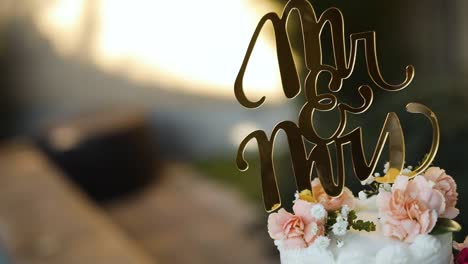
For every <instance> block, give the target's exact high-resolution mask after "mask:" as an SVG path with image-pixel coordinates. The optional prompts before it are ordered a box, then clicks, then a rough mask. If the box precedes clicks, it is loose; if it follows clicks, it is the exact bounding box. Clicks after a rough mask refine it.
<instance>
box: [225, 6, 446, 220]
mask: <svg viewBox="0 0 468 264" xmlns="http://www.w3.org/2000/svg"><path fill="white" fill-rule="evenodd" d="M294 10H296V11H297V12H298V14H299V18H300V25H301V26H302V37H303V45H304V46H303V48H304V54H305V66H306V68H307V70H308V74H307V77H306V78H305V81H304V94H305V97H306V103H305V104H304V106H303V107H302V109H301V110H300V112H299V118H298V123H297V124H296V123H294V122H292V121H289V120H287V121H283V122H280V123H279V124H277V125H276V127H275V128H274V129H273V131H272V133H271V135H270V136H268V135H267V134H266V133H265V132H264V131H262V130H256V131H253V132H252V133H250V134H249V135H248V136H247V137H246V138H245V139H244V140H243V141H242V142H241V144H240V146H239V149H238V153H237V160H236V162H237V166H238V168H239V169H240V170H243V171H245V170H247V169H248V163H247V162H246V160H245V158H244V150H245V148H246V145H247V143H249V142H250V141H251V140H252V139H255V140H256V141H257V144H258V150H259V154H260V162H261V183H262V191H263V197H264V203H265V208H266V210H267V211H268V212H271V211H273V210H276V209H277V208H279V207H280V206H281V199H280V194H279V190H278V184H277V181H276V177H275V170H274V164H273V148H274V142H275V138H276V135H277V134H278V132H279V131H280V130H283V131H284V132H285V133H286V136H287V142H288V145H289V149H290V154H291V160H292V165H293V169H294V177H295V180H296V185H297V189H298V190H299V191H300V192H302V191H310V190H311V177H312V173H313V171H314V169H315V171H316V172H317V175H318V177H319V179H320V181H321V183H322V185H323V187H324V189H325V191H326V192H327V194H329V195H331V196H338V195H340V194H341V193H342V191H343V187H344V183H345V164H344V153H343V150H344V147H345V146H346V145H348V144H349V145H350V148H351V156H352V164H353V168H354V172H355V175H356V177H357V178H358V179H359V180H360V181H364V180H366V179H367V178H368V177H370V176H372V175H373V172H374V170H375V167H376V165H377V162H378V161H379V158H380V155H381V153H382V151H383V149H384V146H385V144H386V142H387V141H388V147H389V164H390V169H389V170H388V172H387V173H386V174H385V175H384V176H382V177H378V178H376V181H378V182H381V183H388V182H393V181H394V179H395V177H396V176H398V175H399V174H400V173H401V171H402V170H403V166H404V162H405V142H404V135H403V131H402V128H401V125H400V121H399V118H398V116H397V115H396V113H393V112H392V113H388V114H387V117H386V119H385V122H384V125H383V128H382V130H381V133H380V136H379V138H378V140H377V144H376V146H375V150H374V153H373V155H372V158H371V160H370V161H368V160H367V158H366V155H365V153H364V149H363V143H362V128H361V127H356V128H355V129H353V130H351V132H348V133H344V130H345V128H346V122H347V115H348V113H350V114H361V113H363V112H365V111H366V110H368V109H369V107H370V105H371V104H372V100H373V91H372V88H371V87H370V86H368V85H362V86H360V87H359V89H358V92H359V95H360V97H361V98H362V103H361V105H360V106H357V107H355V106H351V105H349V104H346V103H342V102H340V103H339V102H338V100H337V97H336V96H335V95H334V94H333V93H337V92H338V91H340V89H341V87H342V85H343V80H345V79H348V78H349V77H351V75H352V73H353V70H354V65H355V63H356V54H357V49H358V47H359V44H361V45H363V46H364V48H365V60H366V64H367V70H368V73H369V77H370V78H371V80H372V82H373V83H374V84H375V85H377V86H378V87H380V88H381V89H383V90H385V91H390V92H393V91H399V90H401V89H404V88H405V87H407V86H408V85H409V84H410V83H411V81H412V80H413V78H414V67H413V66H412V65H410V66H407V67H406V77H405V80H404V81H403V82H401V83H399V84H389V83H388V82H386V81H385V80H384V78H383V77H382V75H381V73H380V68H379V63H378V59H377V53H376V38H375V32H360V33H354V34H351V35H350V37H349V42H350V47H349V50H347V47H346V44H345V42H346V37H345V33H344V32H345V29H344V18H343V14H342V13H341V11H340V10H339V9H337V8H329V9H327V10H326V11H324V12H323V13H322V14H321V15H320V16H319V17H318V18H317V15H316V13H315V10H314V7H313V6H312V5H311V4H310V3H309V2H308V1H307V0H290V1H289V2H288V3H287V4H286V6H285V8H284V11H283V14H282V16H281V18H280V17H279V16H278V15H277V14H276V13H268V14H266V15H265V16H263V17H262V19H261V20H260V22H259V23H258V25H257V28H256V30H255V32H254V34H253V36H252V39H251V41H250V44H249V46H248V49H247V52H246V55H245V57H244V61H243V63H242V66H241V68H240V71H239V74H238V76H237V78H236V81H235V85H234V92H235V95H236V98H237V100H238V101H239V103H240V104H242V105H243V106H245V107H247V108H257V107H260V106H261V105H262V104H263V103H264V102H265V99H266V98H265V97H262V98H261V99H260V100H258V101H255V102H253V101H250V100H249V99H247V97H246V95H245V93H244V89H243V78H244V73H245V70H246V67H247V64H248V63H249V59H250V56H251V54H252V51H253V49H254V46H255V44H256V41H257V38H258V36H259V34H260V32H261V30H262V29H263V27H264V25H265V24H266V23H267V22H268V21H270V22H271V23H272V24H273V28H274V33H275V39H276V51H277V56H278V64H279V69H280V75H281V81H282V86H283V91H284V94H285V95H286V97H287V98H290V99H291V98H294V97H295V96H296V95H298V94H299V93H300V91H301V82H300V79H299V76H298V72H297V69H296V66H295V64H294V60H293V53H292V49H291V45H290V43H289V38H288V33H287V30H286V25H287V21H288V18H289V16H290V15H291V13H292V11H294ZM327 25H329V26H330V29H331V35H332V48H333V55H334V65H327V64H325V63H323V61H322V43H321V37H322V32H323V29H324V28H325V26H327ZM321 74H328V75H329V76H330V81H329V83H328V87H327V88H328V90H329V91H330V93H318V87H317V85H318V79H319V76H320V75H321ZM334 109H337V110H338V111H339V113H340V122H339V124H338V127H337V128H336V130H335V132H334V133H333V134H332V135H331V136H330V137H327V138H323V137H321V136H319V135H318V133H317V132H316V129H315V127H314V122H313V119H314V114H315V113H316V112H317V111H318V112H323V111H331V110H334ZM406 110H407V111H408V112H410V113H419V114H423V115H424V116H426V117H427V118H428V119H429V121H430V122H431V125H432V129H433V138H432V146H431V149H430V151H429V153H428V155H426V156H425V158H424V160H423V161H422V162H421V164H420V165H419V166H418V167H417V168H415V169H414V170H413V171H412V172H411V175H409V176H415V175H417V174H420V173H421V172H423V171H424V170H425V169H426V168H427V167H428V166H429V165H430V164H431V162H432V161H433V159H434V157H435V155H436V152H437V149H438V146H439V125H438V122H437V117H436V115H435V114H434V113H433V112H432V111H431V110H430V109H429V108H427V107H426V106H424V105H422V104H419V103H409V104H408V105H407V106H406ZM306 142H309V143H312V144H313V146H312V149H311V150H309V151H308V150H307V149H306V145H305V144H306ZM332 144H334V145H335V146H336V153H335V155H336V158H337V168H336V170H334V169H333V165H332V161H331V156H330V155H331V153H330V145H332ZM335 174H336V176H335Z"/></svg>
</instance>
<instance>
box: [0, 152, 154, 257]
mask: <svg viewBox="0 0 468 264" xmlns="http://www.w3.org/2000/svg"><path fill="white" fill-rule="evenodd" d="M0 239H1V240H3V242H4V244H5V246H6V248H7V250H8V251H9V252H10V255H11V256H10V257H11V259H12V262H13V263H19V264H22V263H25V264H40V263H48V264H55V263H56V264H59V263H60V264H64V263H66V264H75V263H76V264H85V263H93V264H94V263H103V264H104V263H105V264H108V263H112V264H119V263H122V264H123V263H125V264H129V263H131V264H149V263H155V262H154V261H153V258H151V257H149V256H148V255H146V253H145V252H143V251H142V250H141V249H140V248H139V247H138V246H136V244H135V243H134V242H133V241H131V240H130V239H129V238H128V237H127V236H126V234H125V233H124V232H122V231H121V230H120V229H119V228H118V227H117V226H116V225H115V224H114V223H112V221H111V220H110V219H109V218H108V216H107V215H106V214H105V213H104V212H102V211H100V210H99V209H98V208H96V207H95V206H94V205H93V204H92V203H91V202H90V201H88V200H87V199H86V198H85V197H84V196H83V195H82V194H81V193H80V192H79V191H77V190H76V188H75V187H74V186H73V185H72V184H70V183H69V182H67V180H66V178H65V177H63V176H62V175H61V172H59V171H58V170H56V169H55V167H53V166H51V164H50V163H49V162H48V161H47V160H46V159H45V158H44V157H43V156H42V155H41V153H39V152H37V151H36V150H35V149H34V148H33V147H31V145H29V144H24V143H15V144H9V145H6V146H5V145H4V146H1V147H0Z"/></svg>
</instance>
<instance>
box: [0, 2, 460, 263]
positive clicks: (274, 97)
mask: <svg viewBox="0 0 468 264" xmlns="http://www.w3.org/2000/svg"><path fill="white" fill-rule="evenodd" d="M311 2H312V3H313V4H314V6H315V7H316V11H317V12H318V13H321V12H323V11H324V10H325V9H326V8H328V7H331V6H335V7H338V8H340V9H341V10H342V11H343V13H344V16H345V21H346V29H345V30H346V33H347V34H348V35H349V34H351V33H355V32H362V31H370V30H375V31H377V49H378V56H379V61H380V64H381V70H382V73H383V76H384V78H385V79H386V80H388V81H389V82H399V81H401V80H403V78H404V68H405V66H406V65H408V64H413V65H414V66H415V69H416V77H415V80H414V81H413V83H412V84H411V85H410V86H409V87H408V88H406V89H405V90H403V91H401V92H397V93H389V92H383V91H381V90H378V89H377V88H376V87H373V88H374V93H375V101H374V104H373V105H372V107H371V109H370V110H369V111H368V112H367V113H365V114H363V115H360V116H353V117H352V118H351V120H350V124H349V127H350V128H353V127H356V126H358V125H361V126H363V127H364V130H365V133H364V137H365V138H364V144H365V145H366V147H368V149H367V150H368V153H367V154H368V155H370V153H371V150H373V147H374V145H375V142H376V140H377V138H378V135H379V132H380V129H381V126H382V124H383V121H384V119H385V116H386V114H387V113H388V112H396V113H397V114H398V115H399V117H400V119H401V121H402V126H403V129H404V133H405V139H406V145H407V157H408V160H407V163H408V164H409V165H411V164H413V165H414V164H417V162H418V161H419V160H421V159H422V157H423V156H424V154H425V153H426V152H427V151H428V149H429V147H430V142H431V136H432V135H431V130H430V129H431V128H430V124H429V123H428V122H427V121H426V120H425V119H424V118H423V117H421V116H415V115H410V114H408V113H405V111H404V106H405V105H406V104H407V103H409V102H421V103H424V104H425V105H427V106H429V107H430V108H431V109H432V110H433V111H434V112H435V113H436V114H437V116H438V118H439V122H440V126H441V133H442V137H441V142H440V143H441V144H440V149H439V152H438V155H437V157H436V160H435V164H436V165H437V166H440V167H443V168H446V170H447V172H448V173H449V174H450V175H452V176H454V178H455V180H456V181H457V183H458V186H459V193H460V198H461V199H462V200H463V199H466V198H468V195H467V193H468V178H467V176H466V175H465V170H464V165H465V164H466V163H465V162H466V161H465V157H466V156H467V154H466V153H468V137H467V136H468V114H467V110H468V106H467V103H468V86H467V85H468V77H467V76H468V48H467V47H468V2H466V1H464V0H453V1H444V0H415V1H411V2H408V1H403V0H397V1H373V0H365V1H360V2H359V3H358V4H357V3H356V2H352V1H344V0H333V1H332V0H320V1H311ZM285 3H286V1H283V0H229V1H228V0H226V1H216V0H200V1H193V0H192V1H149V0H134V1H124V0H94V1H91V0H0V73H1V74H0V76H1V77H0V87H1V88H0V140H1V141H0V142H1V143H0V174H1V175H0V241H1V243H0V263H1V264H3V263H75V262H76V263H279V258H278V256H277V255H276V254H277V253H276V249H275V248H274V246H273V243H272V242H271V241H270V239H269V238H268V235H267V231H266V222H265V220H266V214H265V213H264V210H263V202H262V201H261V189H260V178H259V165H258V157H257V155H256V148H255V145H254V144H252V146H251V148H250V149H249V151H248V153H247V157H248V160H249V162H250V165H251V167H250V169H249V170H248V171H247V172H244V173H241V172H239V171H238V170H237V168H236V166H235V155H236V151H237V146H238V145H239V143H240V142H241V140H242V139H243V138H244V137H245V136H246V135H247V134H248V133H250V132H251V131H253V130H256V129H263V130H266V131H271V130H272V129H273V127H274V126H275V124H276V123H278V122H280V121H282V120H286V119H289V120H296V117H297V114H298V111H299V109H300V106H301V105H302V103H303V102H304V101H303V96H298V97H297V98H295V99H293V100H286V99H285V97H284V95H283V92H282V89H281V82H280V77H279V71H278V66H277V60H276V52H275V44H274V34H273V30H272V28H271V27H270V26H266V27H265V28H264V30H263V31H262V33H261V36H260V39H259V41H258V42H257V45H256V46H255V50H254V53H253V55H252V59H251V62H250V64H249V66H248V68H247V74H246V77H245V87H246V91H247V94H248V97H249V98H252V100H254V99H256V98H259V97H260V96H263V95H265V96H266V97H267V100H266V104H265V105H264V106H262V107H261V108H259V109H255V110H252V109H244V108H243V107H242V106H241V105H240V104H238V103H237V101H236V100H235V97H234V94H233V84H234V80H235V77H236V75H237V72H238V70H239V67H240V65H241V62H242V60H243V57H244V54H245V51H246V49H247V45H248V43H249V41H250V38H251V36H252V34H253V31H254V29H255V27H256V25H257V23H258V21H259V20H260V18H261V17H262V16H263V15H264V14H265V13H267V12H270V11H275V12H278V13H280V12H281V10H282V6H283V5H284V4H285ZM288 27H289V32H290V33H291V43H292V46H293V48H294V50H295V53H296V55H297V58H298V59H297V61H296V62H297V65H298V67H299V68H300V69H302V74H301V77H302V78H304V77H305V71H304V67H303V65H304V63H303V61H301V60H300V59H299V58H301V56H302V55H303V54H302V53H303V52H302V50H301V48H300V44H301V39H300V38H299V37H298V33H299V24H298V17H297V16H296V15H293V16H292V18H291V21H290V23H289V25H288ZM328 34H329V31H328V30H325V32H324V35H325V37H324V39H323V44H324V50H323V52H324V59H325V61H330V60H331V58H332V57H331V50H330V43H331V42H330V41H331V40H330V38H329V37H327V36H328ZM363 55H364V54H363V53H362V50H361V51H360V52H359V53H358V62H357V64H356V69H355V73H354V75H353V77H352V80H349V81H347V82H345V84H344V87H343V89H342V91H341V92H340V93H339V94H337V95H338V96H339V98H340V100H343V101H348V102H354V103H352V104H353V105H356V104H358V102H359V101H357V100H358V96H357V91H356V89H357V87H358V86H359V85H361V84H371V80H370V79H369V77H368V76H367V71H366V68H365V60H364V59H363V58H364V56H363ZM325 81H326V80H321V82H322V84H323V83H325ZM318 120H319V121H321V122H322V123H321V127H320V130H319V132H320V133H323V135H326V134H327V133H330V132H331V131H332V129H334V128H335V127H336V120H337V113H336V112H331V113H327V114H321V115H320V116H319V117H318ZM284 139H285V137H284V135H280V137H279V144H278V146H277V151H278V152H277V153H278V154H277V155H275V159H276V161H277V164H278V168H277V173H278V174H279V181H280V182H281V185H280V186H281V188H282V195H283V196H284V197H283V201H284V203H285V206H286V207H288V206H290V200H291V198H292V197H293V196H292V195H293V193H294V186H293V184H294V183H293V180H292V177H290V175H291V173H292V171H291V166H290V162H289V156H288V155H287V151H288V150H287V148H285V145H284V144H283V143H284ZM383 157H384V158H385V156H384V155H383ZM383 163H384V160H383V161H382V164H381V165H380V166H381V168H382V169H383ZM348 165H349V163H348ZM348 169H349V168H348ZM348 181H349V186H352V188H353V191H354V193H355V194H357V192H358V191H359V189H358V187H359V186H358V184H356V182H357V181H356V180H355V179H354V177H353V176H352V175H350V176H349V177H348ZM465 204H466V203H459V208H460V209H461V212H462V213H461V214H460V216H459V217H458V218H457V220H458V221H459V222H461V223H462V224H463V225H464V226H465V227H468V220H467V219H468V212H467V210H468V208H467V207H466V205H465ZM466 234H467V233H466V229H464V230H463V231H462V232H461V233H459V234H457V238H458V240H460V239H461V238H462V237H464V236H465V235H466Z"/></svg>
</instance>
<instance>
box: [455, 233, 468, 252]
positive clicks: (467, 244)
mask: <svg viewBox="0 0 468 264" xmlns="http://www.w3.org/2000/svg"><path fill="white" fill-rule="evenodd" d="M453 248H454V249H456V250H458V251H462V250H463V249H464V248H468V236H466V237H465V241H463V243H457V242H455V241H453Z"/></svg>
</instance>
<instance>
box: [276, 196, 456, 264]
mask: <svg viewBox="0 0 468 264" xmlns="http://www.w3.org/2000/svg"><path fill="white" fill-rule="evenodd" d="M357 204H358V207H357V208H356V211H357V215H358V217H359V219H363V220H370V221H373V222H374V223H376V225H377V229H376V231H375V232H365V231H361V232H359V231H354V230H350V231H349V232H348V233H347V234H346V235H344V236H340V237H331V242H330V246H329V247H328V248H327V249H320V248H318V247H317V246H315V245H312V246H310V247H309V248H306V249H289V250H288V249H283V248H281V246H279V247H278V248H279V250H280V254H281V263H282V264H315V263H320V264H345V263H346V264H361V263H366V264H374V263H375V264H393V263H395V264H397V263H398V264H414V263H431V264H448V263H452V233H445V234H442V235H421V236H419V237H417V238H416V240H415V241H414V242H413V243H405V242H402V241H400V240H397V239H392V238H389V237H385V236H383V234H382V232H381V229H380V224H379V221H378V217H377V210H376V208H375V206H374V205H375V200H374V199H368V200H367V201H365V202H362V201H358V202H357ZM338 240H340V241H342V242H343V243H344V244H343V246H342V247H340V248H338V247H337V241H338Z"/></svg>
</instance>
